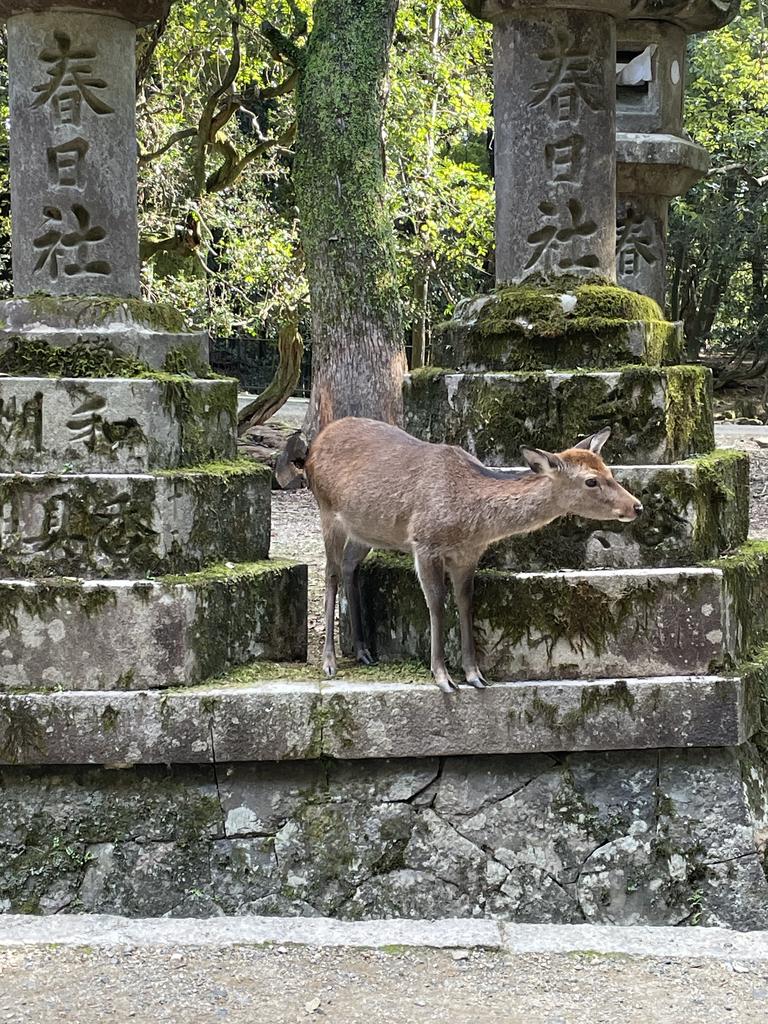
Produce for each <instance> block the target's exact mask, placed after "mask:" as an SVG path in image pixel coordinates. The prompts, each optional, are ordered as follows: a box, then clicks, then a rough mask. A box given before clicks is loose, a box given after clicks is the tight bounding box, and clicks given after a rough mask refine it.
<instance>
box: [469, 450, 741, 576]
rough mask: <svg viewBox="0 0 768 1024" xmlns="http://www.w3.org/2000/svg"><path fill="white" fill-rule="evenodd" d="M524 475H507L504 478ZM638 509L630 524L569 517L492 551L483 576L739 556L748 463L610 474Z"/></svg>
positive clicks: (712, 459)
mask: <svg viewBox="0 0 768 1024" xmlns="http://www.w3.org/2000/svg"><path fill="white" fill-rule="evenodd" d="M523 472H524V470H510V471H509V473H510V477H514V476H518V475H520V474H521V473H523ZM614 476H615V477H616V479H617V480H618V481H619V483H620V484H622V486H623V487H626V488H627V489H628V490H629V491H630V492H631V493H632V494H634V495H635V496H636V497H637V498H639V499H640V501H641V502H642V503H643V509H644V511H643V514H642V516H640V518H639V519H636V520H635V521H634V522H632V523H619V522H617V521H612V522H602V521H597V520H590V519H580V518H578V517H569V518H565V519H559V520H557V521H556V522H554V523H550V525H549V526H546V527H544V529H542V530H538V531H537V532H536V533H531V534H524V535H522V536H519V537H510V538H508V539H507V540H505V541H501V542H500V543H499V544H496V545H495V546H494V547H492V548H491V549H490V550H489V551H488V552H487V553H486V556H485V558H484V560H483V565H484V566H485V567H487V568H495V569H513V570H518V571H533V572H537V571H546V570H556V569H635V568H650V567H663V566H687V565H695V564H696V563H697V562H701V561H704V560H706V559H712V558H716V557H717V556H718V555H719V554H721V553H722V552H724V551H732V550H733V549H734V548H738V547H739V545H741V544H743V543H744V542H745V541H746V539H747V531H748V529H749V458H748V456H747V455H746V454H745V453H744V452H736V451H716V452H712V453H711V454H710V455H702V456H699V457H698V458H695V459H691V460H690V461H689V462H680V463H675V464H674V465H668V466H617V467H616V468H615V470H614Z"/></svg>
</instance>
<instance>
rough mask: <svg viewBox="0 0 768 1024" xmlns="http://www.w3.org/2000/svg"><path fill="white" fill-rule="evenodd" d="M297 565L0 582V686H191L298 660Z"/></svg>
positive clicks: (302, 620)
mask: <svg viewBox="0 0 768 1024" xmlns="http://www.w3.org/2000/svg"><path fill="white" fill-rule="evenodd" d="M306 585H307V570H306V566H303V565H295V564H293V563H284V562H279V561H269V562H256V563H253V564H242V565H234V564H232V563H228V564H227V565H218V566H210V567H209V568H207V569H205V570H203V571H202V572H198V573H188V574H185V575H180V576H163V577H160V578H158V579H153V580H135V581H134V580H115V579H109V580H82V579H66V578H63V577H52V578H50V579H45V580H41V579H36V580H14V581H7V580H6V581H2V582H0V639H1V640H2V646H3V661H2V668H1V669H0V689H2V690H5V691H13V690H17V689H29V690H35V689H43V690H44V689H51V688H56V687H59V688H62V689H69V690H93V689H96V690H121V689H142V688H145V687H168V686H179V685H186V684H189V683H195V682H199V681H200V680H201V679H205V678H207V677H208V676H213V675H216V674H218V673H220V672H223V671H225V670H226V669H227V668H231V667H233V666H235V665H243V664H245V663H247V662H249V661H254V660H258V659H259V658H266V659H269V660H280V659H286V660H290V661H294V660H302V659H304V658H306V655H307V608H306Z"/></svg>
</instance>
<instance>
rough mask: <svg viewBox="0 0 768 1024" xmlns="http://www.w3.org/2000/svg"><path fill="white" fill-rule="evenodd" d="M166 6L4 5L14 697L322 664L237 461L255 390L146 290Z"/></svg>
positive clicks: (2, 394) (7, 511)
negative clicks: (153, 134) (147, 71)
mask: <svg viewBox="0 0 768 1024" xmlns="http://www.w3.org/2000/svg"><path fill="white" fill-rule="evenodd" d="M168 7H169V0H138V2H135V0H131V2H128V0H79V2H78V3H77V4H72V3H71V2H57V0H46V2H44V0H0V17H2V18H5V19H7V32H8V64H9V84H10V121H11V124H10V138H11V206H12V217H13V283H14V292H15V297H14V298H13V299H11V300H9V301H7V302H3V303H2V304H0V319H2V321H3V323H2V328H1V329H0V590H1V591H2V595H3V602H4V604H3V607H4V609H5V613H4V616H3V626H2V630H0V633H1V634H2V635H1V636H0V647H1V648H2V659H1V661H2V664H0V689H2V690H3V691H4V692H8V691H11V692H12V691H13V690H14V689H18V688H20V687H23V688H26V689H29V690H34V689H36V688H37V687H48V688H59V689H62V690H73V689H77V690H115V689H120V690H131V689H142V688H163V687H167V686H170V685H172V684H174V683H175V684H178V685H182V686H183V685H187V684H189V683H192V682H194V681H195V680H199V679H202V678H205V677H208V676H211V675H216V674H218V673H221V672H224V671H226V670H227V669H229V668H231V667H233V666H235V665H239V664H243V663H247V662H249V661H251V660H254V659H258V658H260V657H278V658H280V657H286V656H288V657H299V658H303V657H304V656H305V654H306V583H305V570H304V567H301V566H295V565H290V564H277V565H276V564H275V563H270V562H268V561H267V555H268V552H269V519H270V484H271V480H270V474H269V473H268V472H265V470H264V468H263V467H262V466H259V465H257V464H255V463H253V462H252V461H250V460H238V459H236V458H235V456H236V427H237V382H236V381H234V380H227V379H223V378H214V377H213V375H212V374H211V373H210V368H209V367H208V365H207V357H208V337H207V334H205V333H203V332H199V331H189V330H187V329H186V327H185V325H184V321H183V317H182V316H181V315H180V314H179V313H178V311H176V310H175V309H169V308H167V307H163V306H158V305H155V304H152V303H149V302H145V301H142V299H141V297H140V294H139V248H138V228H137V203H136V198H137V197H136V176H137V174H136V164H137V159H136V157H137V149H136V126H135V108H136V86H135V46H136V27H137V25H138V24H142V23H144V22H149V21H152V20H153V19H155V18H159V17H161V16H162V15H164V14H166V13H167V12H168ZM158 371H163V372H158ZM246 520H247V521H248V523H249V529H248V530H243V529H242V523H243V522H244V521H246ZM203 569H204V570H206V571H205V572H201V571H200V570H203ZM239 600H242V602H243V606H242V609H241V610H242V611H243V612H244V613H245V615H244V616H243V615H241V614H240V613H239V612H237V610H236V606H237V602H238V601H239ZM247 609H250V611H247ZM225 620H226V621H228V622H229V623H230V625H229V626H227V625H226V624H225ZM86 759H89V758H86Z"/></svg>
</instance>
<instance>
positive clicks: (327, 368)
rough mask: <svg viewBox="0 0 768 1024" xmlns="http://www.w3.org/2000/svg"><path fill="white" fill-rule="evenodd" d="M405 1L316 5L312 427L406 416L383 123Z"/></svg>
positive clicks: (303, 169) (305, 131) (308, 134)
mask: <svg viewBox="0 0 768 1024" xmlns="http://www.w3.org/2000/svg"><path fill="white" fill-rule="evenodd" d="M397 5H398V0H316V2H315V6H314V22H313V26H312V31H311V33H310V36H309V39H308V41H307V44H306V47H305V48H304V50H303V52H302V54H301V61H300V64H301V68H300V74H299V80H298V86H297V110H298V141H297V146H296V162H295V167H294V181H295V186H296V196H297V203H298V206H299V211H300V215H301V225H302V240H303V246H304V254H305V258H306V268H307V278H308V281H309V291H310V301H311V307H312V359H313V383H312V393H311V399H310V407H309V412H308V415H307V421H306V423H305V431H306V433H307V434H308V435H309V436H310V437H311V436H314V434H315V433H316V432H317V431H318V430H319V429H320V428H321V427H322V426H324V425H325V424H326V423H328V422H330V421H331V420H334V419H339V418H340V417H342V416H350V415H351V416H371V417H374V418H376V419H382V420H387V421H389V422H393V423H397V422H399V421H400V420H401V418H402V391H401V388H402V378H403V374H404V372H405V369H406V362H405V350H404V345H403V335H402V325H401V318H400V301H399V294H398V288H397V272H396V263H395V251H394V237H393V230H392V223H391V218H390V215H389V211H388V209H387V206H386V202H385V194H384V159H383V143H382V121H383V115H384V106H385V102H386V79H387V69H388V63H389V50H390V46H391V43H392V33H393V30H394V21H395V13H396V11H397Z"/></svg>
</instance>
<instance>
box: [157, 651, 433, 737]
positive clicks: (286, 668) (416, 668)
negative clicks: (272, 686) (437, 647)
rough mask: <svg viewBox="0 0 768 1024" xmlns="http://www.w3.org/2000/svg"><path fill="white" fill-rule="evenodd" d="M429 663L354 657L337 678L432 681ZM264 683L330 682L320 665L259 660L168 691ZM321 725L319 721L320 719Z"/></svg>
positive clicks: (343, 663)
mask: <svg viewBox="0 0 768 1024" xmlns="http://www.w3.org/2000/svg"><path fill="white" fill-rule="evenodd" d="M431 678H432V677H431V674H430V671H429V668H428V666H427V665H425V664H423V663H422V662H418V661H403V662H388V663H387V664H386V665H385V666H382V665H360V664H358V663H357V662H356V661H355V660H354V659H352V658H347V659H344V658H342V659H340V660H339V664H338V671H337V673H336V677H335V679H336V680H338V681H340V682H381V680H382V679H384V680H386V681H387V682H398V683H417V682H418V683H421V682H427V681H430V680H431ZM265 682H317V683H321V682H327V679H326V676H325V675H324V673H323V671H322V668H321V666H320V664H319V663H318V664H316V665H313V664H307V663H306V662H303V661H302V662H285V661H259V662H253V663H252V664H250V665H243V666H241V667H240V668H235V669H232V670H231V671H229V672H226V673H223V674H220V675H216V676H215V677H213V678H211V679H206V680H205V682H203V683H198V684H197V685H196V686H191V687H190V686H179V687H173V688H172V689H169V690H167V691H165V692H167V693H190V692H200V691H205V690H208V689H217V690H218V689H221V688H222V687H225V688H227V689H245V688H250V687H254V686H258V684H259V683H265ZM318 726H319V722H318Z"/></svg>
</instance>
